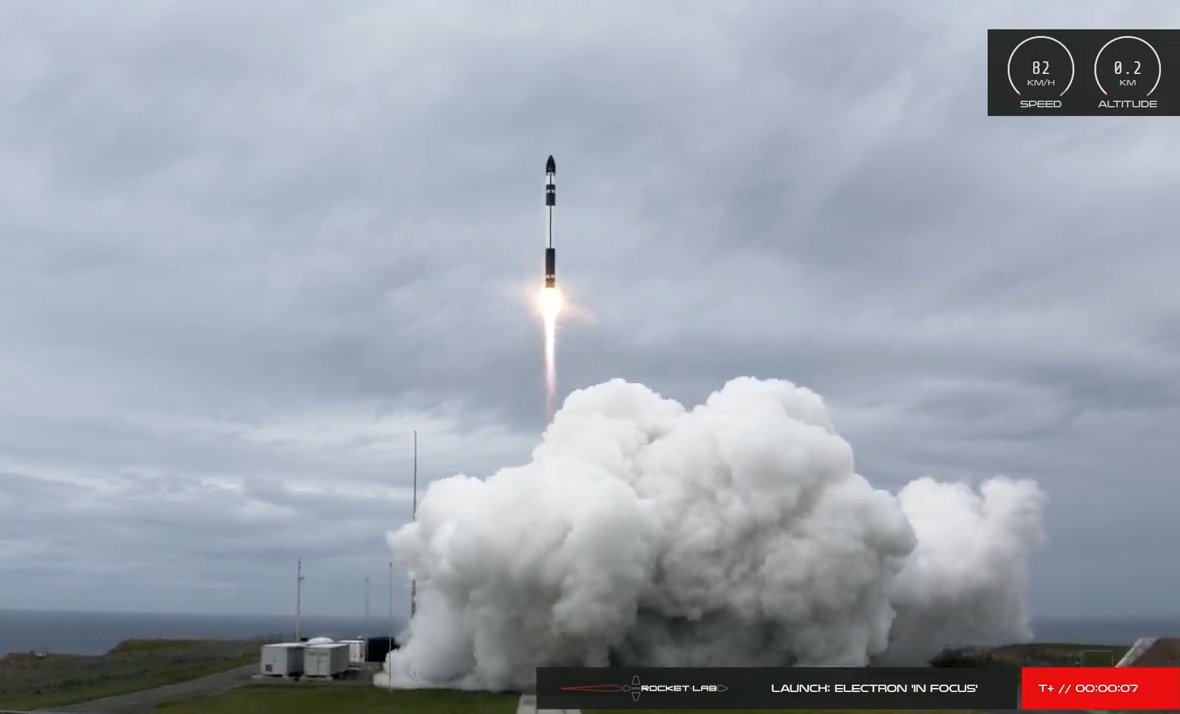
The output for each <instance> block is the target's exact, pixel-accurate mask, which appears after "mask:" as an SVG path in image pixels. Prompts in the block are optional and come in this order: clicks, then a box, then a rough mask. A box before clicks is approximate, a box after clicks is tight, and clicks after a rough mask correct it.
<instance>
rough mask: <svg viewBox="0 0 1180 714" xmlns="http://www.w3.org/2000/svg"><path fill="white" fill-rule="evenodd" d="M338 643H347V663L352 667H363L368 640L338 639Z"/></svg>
mask: <svg viewBox="0 0 1180 714" xmlns="http://www.w3.org/2000/svg"><path fill="white" fill-rule="evenodd" d="M340 644H342V645H348V663H349V665H351V666H352V668H353V669H364V666H365V655H366V654H368V653H367V651H366V650H367V649H368V645H369V641H368V640H340Z"/></svg>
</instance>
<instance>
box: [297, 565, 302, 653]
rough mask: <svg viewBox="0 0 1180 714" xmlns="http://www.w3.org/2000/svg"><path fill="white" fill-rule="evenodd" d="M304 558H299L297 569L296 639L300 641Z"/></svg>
mask: <svg viewBox="0 0 1180 714" xmlns="http://www.w3.org/2000/svg"><path fill="white" fill-rule="evenodd" d="M302 601H303V558H300V559H299V565H298V566H297V569H296V571H295V641H296V642H300V641H301V640H300V639H299V635H300V631H299V615H300V611H301V610H302V607H303V602H302Z"/></svg>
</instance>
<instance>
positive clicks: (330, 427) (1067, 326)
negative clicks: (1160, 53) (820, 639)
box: [0, 0, 1180, 615]
mask: <svg viewBox="0 0 1180 714" xmlns="http://www.w3.org/2000/svg"><path fill="white" fill-rule="evenodd" d="M989 27H1031V28H1062V27H1114V28H1141V27H1180V7H1178V6H1177V5H1176V4H1175V3H1174V2H1156V3H1130V2H1093V3H1081V2H1075V1H1072V0H1071V1H1069V2H1056V3H1051V2H1041V3H1035V4H1032V3H1027V2H1015V3H1000V2H989V3H977V4H971V5H970V6H968V4H966V3H959V2H943V3H934V2H930V1H929V0H921V1H918V2H908V3H906V2H879V3H871V4H870V3H868V2H858V3H848V2H824V3H810V2H808V3H804V2H777V1H775V2H763V3H741V2H726V3H721V2H695V3H693V2H676V3H660V2H642V3H640V2H633V1H631V0H628V1H625V2H617V3H608V2H603V1H598V2H594V3H573V2H535V3H517V4H510V3H502V2H501V3H486V2H475V1H473V2H468V3H458V2H447V3H437V4H434V3H408V2H378V3H369V2H334V3H324V2H302V3H295V2H287V1H286V0H284V1H282V2H278V1H275V2H264V1H261V0H252V1H251V2H244V3H237V2H229V1H224V2H221V1H218V2H205V1H201V2H196V1H194V2H187V3H175V2H111V3H105V2H104V3H92V2H55V3H45V2H35V1H33V0H26V1H9V2H4V3H3V4H0V607H30V608H79V609H113V610H134V609H144V610H158V611H206V612H236V611H247V612H270V613H286V612H288V611H289V610H290V609H291V608H292V606H293V600H294V594H293V589H294V588H293V580H294V575H295V562H296V559H297V558H299V557H302V558H303V560H304V565H305V569H306V572H307V578H308V579H307V581H306V587H305V592H304V604H305V611H310V612H316V613H326V614H345V615H355V614H360V613H361V612H362V608H363V583H364V579H365V577H366V576H370V577H372V579H373V582H374V586H373V598H374V602H382V599H383V598H384V593H385V592H386V590H385V589H386V588H387V578H388V569H387V565H386V563H387V560H388V556H387V553H386V550H385V544H384V532H385V530H387V529H389V528H393V527H396V526H398V525H399V524H401V523H403V522H405V521H406V520H407V519H408V518H409V517H410V511H411V498H410V493H411V490H410V484H411V472H412V469H411V464H412V456H411V455H412V440H411V432H412V430H413V429H415V428H417V429H418V430H419V440H420V441H419V443H420V476H421V479H422V481H423V482H425V481H428V480H430V479H435V478H440V477H444V476H447V475H451V474H454V473H459V472H463V473H467V474H469V475H474V476H486V475H488V474H489V473H492V472H493V471H495V470H496V469H497V468H498V467H500V466H504V465H512V464H518V463H521V462H522V461H524V460H526V459H527V458H528V454H529V452H530V450H531V448H532V447H533V446H534V445H535V444H536V443H537V441H538V439H539V435H540V432H541V430H542V429H543V428H544V423H545V398H544V392H543V379H542V374H541V366H542V361H541V353H540V349H541V344H542V342H541V334H540V331H539V326H538V324H537V321H536V319H535V316H534V314H533V312H532V308H531V303H530V298H531V295H532V294H533V292H534V291H535V289H536V286H537V285H538V283H539V281H540V277H541V268H542V257H543V255H542V247H543V244H544V236H543V217H542V216H543V213H542V203H543V191H542V185H543V182H544V181H543V179H544V177H543V167H544V162H545V158H546V156H547V155H549V154H550V153H552V154H554V155H555V156H556V158H557V164H558V194H559V205H558V216H557V219H556V220H557V246H558V248H559V250H558V257H559V261H558V265H559V271H558V275H559V277H560V280H561V282H562V284H563V285H564V286H565V289H566V291H567V293H568V294H569V295H570V297H571V298H572V299H574V300H576V301H577V302H578V303H579V304H580V305H583V306H584V307H585V308H586V309H587V310H588V311H590V312H592V313H593V315H594V320H593V321H584V322H569V323H566V324H565V325H564V327H563V332H562V334H561V337H560V345H559V357H558V359H559V386H560V389H561V390H562V392H563V393H568V392H569V391H570V390H573V389H576V388H579V387H584V386H589V385H592V384H595V383H598V382H601V381H605V380H607V379H610V378H613V377H624V378H626V379H630V380H635V381H640V382H643V383H645V384H647V385H649V386H651V387H652V388H653V389H655V390H657V391H659V392H661V393H663V394H665V395H666V396H670V397H674V398H676V399H678V400H680V401H683V402H685V403H688V404H695V403H698V402H700V401H701V400H703V399H704V398H706V397H707V396H708V394H709V393H710V392H711V391H712V390H714V389H716V388H718V387H720V386H721V384H723V383H724V382H725V381H726V380H727V379H729V378H732V377H735V376H739V375H754V376H759V377H778V378H784V379H789V380H792V381H794V382H797V383H800V384H804V385H806V386H809V387H811V388H813V389H815V390H816V391H818V392H820V393H821V394H823V395H824V396H825V398H826V399H827V401H828V403H829V405H830V408H831V410H832V414H833V419H834V420H835V422H836V425H837V428H838V429H839V430H840V431H841V433H842V434H843V435H844V436H845V437H846V438H848V440H849V441H850V442H851V444H852V446H853V449H854V452H855V454H856V458H857V469H858V471H859V472H860V473H862V474H864V475H865V476H866V477H867V478H868V479H869V480H870V481H872V482H873V483H875V484H877V485H879V486H880V487H883V488H888V489H890V490H896V489H897V488H898V487H899V486H900V485H901V484H903V483H905V482H906V481H908V480H910V479H912V478H915V477H918V476H922V475H933V476H936V477H940V478H946V479H962V480H968V481H972V482H978V481H979V480H980V479H982V478H986V477H988V476H991V475H994V474H1006V475H1011V476H1019V477H1030V478H1034V479H1036V480H1037V481H1039V482H1040V483H1041V484H1042V486H1043V488H1044V489H1045V490H1046V491H1047V493H1048V495H1049V502H1048V509H1047V531H1048V536H1049V545H1048V546H1047V547H1046V548H1045V549H1044V551H1043V552H1042V553H1041V554H1040V555H1038V557H1037V558H1036V560H1035V561H1034V567H1033V574H1032V585H1031V602H1032V609H1033V611H1034V612H1035V613H1037V614H1039V615H1046V614H1056V615H1085V614H1106V615H1116V614H1163V613H1169V612H1175V611H1176V610H1177V602H1178V593H1180V548H1177V547H1175V545H1176V543H1177V542H1178V541H1180V525H1177V522H1178V519H1177V516H1176V513H1177V510H1180V509H1178V505H1177V504H1180V455H1178V451H1177V436H1178V435H1180V287H1178V277H1177V276H1178V269H1180V229H1178V227H1177V226H1180V200H1178V199H1180V193H1178V187H1180V120H1178V119H1175V118H1160V119H1150V118H1113V117H1107V118H1047V117H1039V118H1030V117H1007V118H1003V117H994V118H989V117H987V116H986V96H985V83H986V67H985V59H986V34H987V33H986V31H987V29H988V28H989ZM1175 72H1180V68H1175V69H1174V70H1173V75H1172V76H1173V77H1175V76H1176V75H1175ZM1167 77H1168V69H1167V68H1165V70H1164V82H1165V83H1166V82H1167V81H1168V80H1167ZM1174 82H1175V80H1173V83H1174ZM1169 543H1170V544H1171V545H1170V546H1169V545H1168V544H1169ZM401 578H402V575H401V574H400V573H399V574H398V588H399V593H398V598H399V601H400V599H401V598H402V593H401V590H400V589H401V587H402V582H401ZM400 607H401V605H400V604H399V608H400ZM374 609H375V610H376V609H378V606H377V605H375V606H374Z"/></svg>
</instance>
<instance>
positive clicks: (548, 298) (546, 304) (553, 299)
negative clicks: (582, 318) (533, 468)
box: [538, 286, 565, 421]
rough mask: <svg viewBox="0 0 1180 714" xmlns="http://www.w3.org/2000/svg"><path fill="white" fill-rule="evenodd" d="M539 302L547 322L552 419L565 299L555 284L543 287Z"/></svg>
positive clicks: (549, 413)
mask: <svg viewBox="0 0 1180 714" xmlns="http://www.w3.org/2000/svg"><path fill="white" fill-rule="evenodd" d="M538 302H539V304H540V307H541V319H542V320H544V322H545V416H546V419H548V420H549V421H552V420H553V415H554V413H556V411H557V317H558V315H559V314H561V308H562V306H563V305H564V304H565V299H564V297H563V296H562V294H561V289H560V288H558V287H556V286H555V287H551V288H550V287H546V288H541V293H540V295H539V296H538Z"/></svg>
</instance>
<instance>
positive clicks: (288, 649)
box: [259, 642, 304, 677]
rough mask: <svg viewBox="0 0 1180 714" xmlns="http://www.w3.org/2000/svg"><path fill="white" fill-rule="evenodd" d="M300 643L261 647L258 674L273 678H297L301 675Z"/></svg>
mask: <svg viewBox="0 0 1180 714" xmlns="http://www.w3.org/2000/svg"><path fill="white" fill-rule="evenodd" d="M303 650H304V646H303V643H302V642H278V643H275V644H273V645H263V646H262V661H261V663H260V670H259V671H260V672H261V673H262V674H268V675H271V676H274V677H297V676H299V675H300V674H303Z"/></svg>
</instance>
